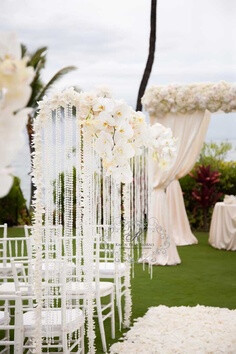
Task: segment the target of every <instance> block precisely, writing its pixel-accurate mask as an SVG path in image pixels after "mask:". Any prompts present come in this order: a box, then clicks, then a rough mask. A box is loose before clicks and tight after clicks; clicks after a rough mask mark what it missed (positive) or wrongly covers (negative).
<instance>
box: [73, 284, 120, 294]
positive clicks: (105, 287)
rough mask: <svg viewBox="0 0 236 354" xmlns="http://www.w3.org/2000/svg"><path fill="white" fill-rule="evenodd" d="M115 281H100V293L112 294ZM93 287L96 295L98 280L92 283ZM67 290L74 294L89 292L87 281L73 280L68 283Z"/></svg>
mask: <svg viewBox="0 0 236 354" xmlns="http://www.w3.org/2000/svg"><path fill="white" fill-rule="evenodd" d="M113 287H114V285H113V283H110V282H108V281H104V282H103V281H100V282H99V288H100V289H99V290H100V294H101V295H102V296H105V294H110V293H112V291H113ZM92 289H93V293H94V295H95V291H96V282H93V283H92ZM67 292H68V293H71V294H73V295H84V294H86V292H87V289H86V287H85V283H83V282H71V283H68V284H67Z"/></svg>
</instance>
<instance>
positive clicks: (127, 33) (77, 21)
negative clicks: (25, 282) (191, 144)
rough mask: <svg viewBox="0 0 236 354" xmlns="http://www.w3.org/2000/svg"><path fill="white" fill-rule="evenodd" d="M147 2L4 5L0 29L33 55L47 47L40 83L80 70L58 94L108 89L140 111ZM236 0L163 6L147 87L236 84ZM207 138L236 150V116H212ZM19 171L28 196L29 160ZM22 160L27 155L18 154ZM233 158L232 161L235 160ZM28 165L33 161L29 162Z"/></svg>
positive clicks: (167, 1)
mask: <svg viewBox="0 0 236 354" xmlns="http://www.w3.org/2000/svg"><path fill="white" fill-rule="evenodd" d="M150 2H151V1H150V0H67V1H65V0H0V30H4V31H14V32H16V33H18V36H19V38H20V40H21V42H23V43H24V44H26V45H27V47H28V48H29V50H31V51H33V50H34V49H36V48H38V47H39V46H45V45H46V46H48V48H49V50H48V63H47V68H46V70H45V71H44V74H43V78H44V80H45V81H46V80H48V79H49V78H50V77H51V76H52V75H53V74H54V73H55V72H56V71H57V70H58V69H60V68H61V67H63V66H66V65H76V66H77V67H78V70H77V71H76V72H73V73H72V74H70V75H68V76H67V77H66V78H64V79H63V80H62V81H61V82H60V84H59V87H60V88H64V87H67V86H71V85H77V86H80V87H81V88H82V89H83V90H89V89H92V88H94V87H96V86H99V85H104V84H105V85H107V86H109V87H110V88H111V89H112V91H113V93H114V95H115V96H116V97H118V98H124V99H125V100H126V101H127V102H128V103H129V104H131V105H132V106H135V103H136V97H137V91H138V87H139V83H140V80H141V77H142V74H143V70H144V66H145V63H146V59H147V53H148V39H149V38H148V37H149V17H150ZM235 18H236V0H159V1H158V11H157V49H156V58H155V63H154V67H153V71H152V75H151V79H150V82H149V85H150V84H168V83H172V82H181V83H184V82H186V83H187V82H196V81H197V82H199V81H214V82H216V81H219V80H227V81H230V82H236V67H235V63H236V40H235V34H236V21H235ZM207 139H208V140H209V139H213V140H216V139H220V140H225V139H230V140H234V141H235V146H236V113H234V114H228V115H226V114H223V115H214V116H213V118H212V120H211V123H210V127H209V130H208V134H207ZM24 155H25V159H24V160H23V161H24V166H23V165H22V159H20V158H19V159H16V163H15V169H16V170H17V173H18V175H19V176H20V177H21V179H22V184H23V190H24V193H25V195H26V196H27V198H28V195H29V177H27V173H28V170H29V166H30V165H29V154H28V151H27V150H26V148H25V153H24ZM21 156H22V155H21ZM234 157H235V155H234ZM27 159H28V160H27Z"/></svg>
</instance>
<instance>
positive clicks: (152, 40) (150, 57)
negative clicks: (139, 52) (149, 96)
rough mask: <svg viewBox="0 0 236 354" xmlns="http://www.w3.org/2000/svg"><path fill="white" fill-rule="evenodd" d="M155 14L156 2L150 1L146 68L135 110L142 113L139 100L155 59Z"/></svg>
mask: <svg viewBox="0 0 236 354" xmlns="http://www.w3.org/2000/svg"><path fill="white" fill-rule="evenodd" d="M156 14H157V0H151V26H150V27H151V29H150V37H149V54H148V59H147V63H146V67H145V70H144V73H143V77H142V80H141V83H140V86H139V91H138V99H137V105H136V110H137V111H142V103H141V98H142V97H143V95H144V92H145V90H146V87H147V83H148V80H149V77H150V74H151V71H152V65H153V62H154V57H155V47H156Z"/></svg>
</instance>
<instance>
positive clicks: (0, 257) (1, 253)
mask: <svg viewBox="0 0 236 354" xmlns="http://www.w3.org/2000/svg"><path fill="white" fill-rule="evenodd" d="M1 229H2V230H3V232H2V236H0V262H1V263H3V264H4V265H5V264H6V263H7V244H6V239H7V224H6V223H5V224H3V225H0V230H1Z"/></svg>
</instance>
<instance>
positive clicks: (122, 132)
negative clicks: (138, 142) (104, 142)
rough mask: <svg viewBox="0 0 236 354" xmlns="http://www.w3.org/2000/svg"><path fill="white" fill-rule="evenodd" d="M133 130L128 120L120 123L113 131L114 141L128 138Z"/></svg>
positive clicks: (131, 135)
mask: <svg viewBox="0 0 236 354" xmlns="http://www.w3.org/2000/svg"><path fill="white" fill-rule="evenodd" d="M133 135H134V131H133V129H132V127H131V125H130V124H129V123H128V122H123V123H121V124H120V125H119V126H118V127H117V128H116V131H115V136H114V139H115V142H116V143H117V142H119V141H120V140H129V139H131V138H132V137H133Z"/></svg>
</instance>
